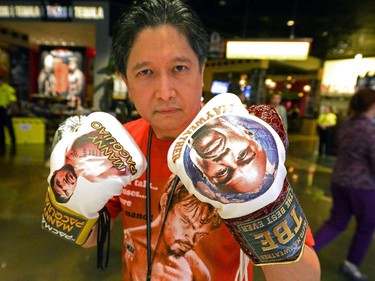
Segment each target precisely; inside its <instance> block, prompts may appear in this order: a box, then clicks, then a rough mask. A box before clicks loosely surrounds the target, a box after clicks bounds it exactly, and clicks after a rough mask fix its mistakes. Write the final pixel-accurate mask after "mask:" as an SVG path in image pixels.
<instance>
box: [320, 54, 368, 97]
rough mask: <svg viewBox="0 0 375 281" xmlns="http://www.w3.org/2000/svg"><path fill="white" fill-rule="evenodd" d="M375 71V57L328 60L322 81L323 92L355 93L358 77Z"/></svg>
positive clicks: (325, 63)
mask: <svg viewBox="0 0 375 281" xmlns="http://www.w3.org/2000/svg"><path fill="white" fill-rule="evenodd" d="M374 71H375V58H374V57H369V58H363V59H358V60H356V59H343V60H327V61H325V62H324V66H323V75H322V82H321V89H320V90H321V93H322V94H353V93H354V92H355V90H356V83H357V79H358V77H364V76H366V74H367V73H369V72H370V73H373V72H374Z"/></svg>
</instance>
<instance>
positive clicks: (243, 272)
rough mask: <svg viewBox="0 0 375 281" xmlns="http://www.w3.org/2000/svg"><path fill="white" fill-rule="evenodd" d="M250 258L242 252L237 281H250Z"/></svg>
mask: <svg viewBox="0 0 375 281" xmlns="http://www.w3.org/2000/svg"><path fill="white" fill-rule="evenodd" d="M249 261H250V259H249V257H248V256H247V255H246V254H245V253H244V252H243V251H242V250H240V265H239V266H238V270H237V274H236V278H235V279H234V280H235V281H243V280H244V281H248V280H249V276H248V271H247V267H248V266H249Z"/></svg>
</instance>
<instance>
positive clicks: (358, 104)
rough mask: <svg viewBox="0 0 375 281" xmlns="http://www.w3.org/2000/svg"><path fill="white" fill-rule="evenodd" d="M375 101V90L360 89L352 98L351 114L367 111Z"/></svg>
mask: <svg viewBox="0 0 375 281" xmlns="http://www.w3.org/2000/svg"><path fill="white" fill-rule="evenodd" d="M374 103H375V91H374V90H371V89H367V88H365V89H361V90H358V91H357V92H356V93H355V94H354V95H353V96H352V98H351V100H350V106H349V114H350V115H357V114H361V113H364V112H366V111H367V110H368V109H369V108H370V107H371V106H372V105H373V104H374Z"/></svg>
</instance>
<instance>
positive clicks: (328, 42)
mask: <svg viewBox="0 0 375 281" xmlns="http://www.w3.org/2000/svg"><path fill="white" fill-rule="evenodd" d="M129 2H130V1H121V0H115V1H111V3H112V5H111V6H112V12H111V14H112V19H116V17H117V16H118V13H119V11H120V10H121V8H123V7H125V6H126V5H127V3H129ZM190 3H191V5H192V6H193V7H194V8H195V10H196V11H197V12H198V14H199V15H200V17H201V19H202V21H203V23H204V24H205V26H206V28H207V29H208V31H209V32H212V31H217V32H219V33H220V34H221V37H223V38H224V39H245V38H247V39H255V38H262V39H275V38H277V39H280V38H283V39H287V38H291V37H294V38H295V39H297V38H311V39H313V42H312V47H311V51H310V55H311V56H315V57H318V58H321V59H334V58H350V57H353V56H354V55H355V54H356V53H362V54H363V56H374V55H375V1H374V0H357V1H354V0H340V1H330V0H314V1H302V0H279V1H275V0H269V1H266V0H263V1H261V0H190ZM288 20H294V21H295V25H294V27H289V26H287V24H286V23H287V21H288Z"/></svg>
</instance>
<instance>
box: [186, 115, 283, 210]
mask: <svg viewBox="0 0 375 281" xmlns="http://www.w3.org/2000/svg"><path fill="white" fill-rule="evenodd" d="M189 146H190V150H189V152H188V156H186V154H185V156H186V158H190V159H186V158H185V164H186V167H189V164H188V163H189V162H190V161H191V162H192V163H193V164H194V167H195V168H196V170H197V171H198V173H199V174H200V177H201V178H202V180H201V181H200V180H197V181H196V182H195V187H196V188H197V190H198V191H199V192H200V193H202V194H204V195H205V196H207V197H209V198H211V199H215V198H216V200H219V201H221V202H223V203H224V202H227V203H230V202H232V203H233V202H243V201H247V200H250V199H253V198H255V197H257V196H259V195H261V194H263V193H264V192H265V191H267V189H268V188H269V187H270V186H271V184H272V182H273V180H274V176H275V173H276V170H277V165H278V155H277V148H276V143H275V141H274V139H273V137H272V135H271V134H270V133H269V131H268V130H267V129H266V128H265V127H264V126H263V125H262V124H260V123H258V122H256V121H254V120H251V119H246V118H242V117H239V116H221V117H217V118H213V119H211V120H209V121H208V122H206V123H205V124H204V125H203V126H202V127H200V128H199V129H198V130H196V131H195V132H194V134H192V135H191V139H190V140H189ZM187 170H188V173H189V171H190V172H191V176H192V177H193V178H194V175H193V173H194V172H192V170H191V169H189V168H188V169H187ZM195 178H196V176H195Z"/></svg>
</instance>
